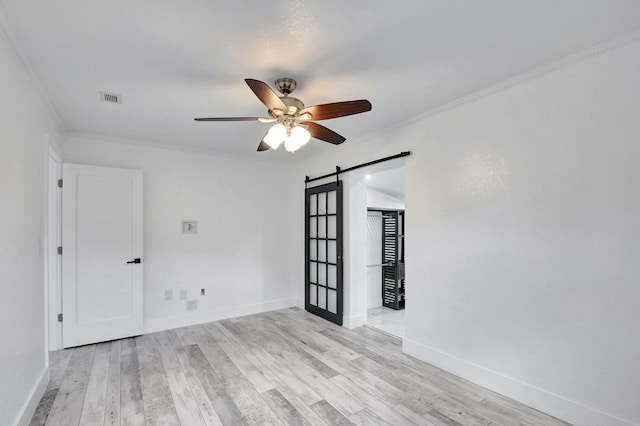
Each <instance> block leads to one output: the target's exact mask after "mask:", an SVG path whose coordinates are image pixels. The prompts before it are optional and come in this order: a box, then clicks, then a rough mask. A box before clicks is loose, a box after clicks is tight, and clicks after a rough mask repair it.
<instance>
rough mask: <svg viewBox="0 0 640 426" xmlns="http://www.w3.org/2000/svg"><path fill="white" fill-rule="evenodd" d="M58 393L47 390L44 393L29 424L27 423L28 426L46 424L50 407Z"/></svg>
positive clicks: (54, 390) (55, 390)
mask: <svg viewBox="0 0 640 426" xmlns="http://www.w3.org/2000/svg"><path fill="white" fill-rule="evenodd" d="M57 393H58V389H49V390H47V391H45V393H44V395H43V396H42V398H40V402H39V403H38V406H37V407H36V411H35V413H34V414H33V417H32V418H31V422H29V426H43V425H44V424H45V423H46V422H47V417H49V412H50V411H51V407H52V406H53V401H54V400H55V399H56V395H57Z"/></svg>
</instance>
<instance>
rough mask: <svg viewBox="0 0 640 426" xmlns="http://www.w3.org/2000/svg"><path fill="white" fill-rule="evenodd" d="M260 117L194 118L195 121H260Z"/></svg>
mask: <svg viewBox="0 0 640 426" xmlns="http://www.w3.org/2000/svg"><path fill="white" fill-rule="evenodd" d="M261 119H263V118H262V117H205V118H194V120H195V121H260V120H261Z"/></svg>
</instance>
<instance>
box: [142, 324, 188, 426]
mask: <svg viewBox="0 0 640 426" xmlns="http://www.w3.org/2000/svg"><path fill="white" fill-rule="evenodd" d="M136 346H137V348H138V364H139V366H140V383H141V385H142V400H143V403H144V416H145V422H146V423H147V424H149V425H157V424H166V425H172V424H173V425H177V424H179V423H180V421H179V420H178V414H177V413H176V408H175V405H174V404H173V398H172V397H171V391H170V389H169V383H168V381H167V376H166V373H165V371H164V367H163V365H162V360H161V359H160V354H159V353H158V350H157V348H156V345H155V339H154V338H153V336H151V335H145V336H140V337H137V338H136Z"/></svg>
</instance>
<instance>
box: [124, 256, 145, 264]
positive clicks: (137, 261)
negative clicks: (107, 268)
mask: <svg viewBox="0 0 640 426" xmlns="http://www.w3.org/2000/svg"><path fill="white" fill-rule="evenodd" d="M127 263H142V260H140V258H139V257H136V258H135V259H133V260H131V261H129V262H127Z"/></svg>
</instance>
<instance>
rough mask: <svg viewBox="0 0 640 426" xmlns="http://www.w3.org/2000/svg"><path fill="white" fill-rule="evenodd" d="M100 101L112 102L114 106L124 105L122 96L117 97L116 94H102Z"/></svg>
mask: <svg viewBox="0 0 640 426" xmlns="http://www.w3.org/2000/svg"><path fill="white" fill-rule="evenodd" d="M100 100H101V101H103V102H111V103H114V104H121V103H122V96H120V95H116V94H115V93H108V92H100Z"/></svg>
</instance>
